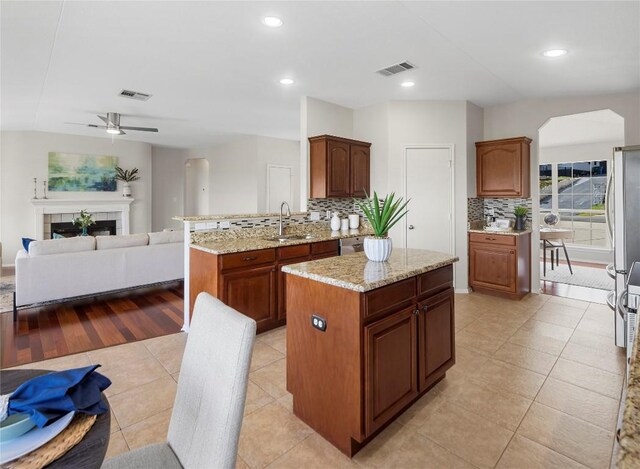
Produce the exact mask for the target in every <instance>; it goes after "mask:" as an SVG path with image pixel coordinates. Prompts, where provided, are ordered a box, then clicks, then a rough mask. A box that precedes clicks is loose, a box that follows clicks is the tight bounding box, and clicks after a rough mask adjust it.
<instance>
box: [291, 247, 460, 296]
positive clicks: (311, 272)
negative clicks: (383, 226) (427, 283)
mask: <svg viewBox="0 0 640 469" xmlns="http://www.w3.org/2000/svg"><path fill="white" fill-rule="evenodd" d="M458 260H459V259H458V258H457V257H455V256H453V255H451V254H445V253H443V252H436V251H426V250H422V249H394V250H393V252H392V253H391V257H390V258H389V260H388V261H387V262H372V261H369V260H368V259H367V257H366V256H365V254H364V253H363V252H358V253H355V254H348V255H346V256H340V257H330V258H327V259H320V260H317V261H310V262H302V263H299V264H292V265H287V266H284V267H282V271H283V272H286V273H288V274H292V275H298V276H300V277H304V278H308V279H311V280H316V281H318V282H322V283H327V284H329V285H335V286H337V287H341V288H346V289H348V290H353V291H357V292H366V291H369V290H374V289H376V288H380V287H383V286H385V285H390V284H392V283H395V282H398V281H400V280H403V279H405V278H409V277H413V276H415V275H418V274H422V273H424V272H429V271H430V270H435V269H438V268H440V267H444V266H446V265H449V264H453V263H454V262H457V261H458Z"/></svg>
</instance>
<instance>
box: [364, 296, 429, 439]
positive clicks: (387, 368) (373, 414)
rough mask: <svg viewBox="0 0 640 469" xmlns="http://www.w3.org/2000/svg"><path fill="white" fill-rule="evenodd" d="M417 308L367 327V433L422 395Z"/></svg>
mask: <svg viewBox="0 0 640 469" xmlns="http://www.w3.org/2000/svg"><path fill="white" fill-rule="evenodd" d="M415 312H416V309H415V307H411V308H407V309H404V310H402V311H398V312H397V313H393V314H391V315H389V316H388V317H386V318H385V319H381V320H380V321H376V322H374V323H372V324H370V325H368V326H365V328H364V336H365V349H364V356H365V361H366V368H365V378H364V380H365V390H364V393H365V396H366V402H365V406H366V407H365V425H366V431H365V433H366V434H368V435H370V434H372V433H373V432H375V431H376V430H377V429H378V428H380V427H381V426H382V425H384V424H385V423H387V421H388V420H389V419H390V418H391V417H393V416H394V415H395V414H397V413H398V412H400V411H401V410H402V409H403V408H404V407H405V406H406V405H407V404H409V403H410V402H411V401H412V400H413V399H415V397H416V396H417V395H418V376H417V373H416V369H417V361H418V354H417V341H418V340H417V339H418V327H417V326H418V320H417V319H418V317H417V315H416V314H415Z"/></svg>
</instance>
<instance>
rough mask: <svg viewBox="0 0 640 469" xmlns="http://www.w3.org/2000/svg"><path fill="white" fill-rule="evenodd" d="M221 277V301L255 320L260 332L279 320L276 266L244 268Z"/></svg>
mask: <svg viewBox="0 0 640 469" xmlns="http://www.w3.org/2000/svg"><path fill="white" fill-rule="evenodd" d="M220 277H221V283H222V288H221V290H220V291H221V296H220V299H221V300H222V301H224V303H225V304H227V305H229V306H231V307H232V308H233V309H235V310H236V311H239V312H241V313H242V314H245V315H247V316H249V317H250V318H252V319H254V320H255V321H256V324H257V327H258V329H259V330H262V329H266V328H268V327H269V325H271V323H272V322H274V321H276V320H277V311H276V268H275V266H271V265H270V266H266V267H254V268H242V269H239V270H235V271H233V272H229V273H223V274H222V275H221V276H220Z"/></svg>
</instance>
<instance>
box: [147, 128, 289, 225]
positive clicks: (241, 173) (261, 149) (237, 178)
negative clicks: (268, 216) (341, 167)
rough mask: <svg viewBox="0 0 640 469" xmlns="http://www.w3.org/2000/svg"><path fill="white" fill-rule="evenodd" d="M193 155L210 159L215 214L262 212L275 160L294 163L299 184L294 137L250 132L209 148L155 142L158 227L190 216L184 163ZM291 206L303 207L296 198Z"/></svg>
mask: <svg viewBox="0 0 640 469" xmlns="http://www.w3.org/2000/svg"><path fill="white" fill-rule="evenodd" d="M191 158H205V159H206V160H207V161H209V188H210V190H209V193H210V199H209V208H210V211H211V214H230V213H260V212H263V211H264V210H265V199H266V178H267V164H270V163H273V164H284V165H288V166H292V167H293V170H294V181H293V185H294V188H297V187H299V186H300V184H299V179H298V178H299V174H300V170H299V167H298V166H299V161H300V160H299V144H298V142H297V141H295V140H283V139H277V138H269V137H259V136H256V135H247V136H242V137H237V138H235V139H234V140H233V141H230V142H228V143H225V144H223V145H216V146H214V147H207V148H196V149H187V150H184V149H172V148H160V147H154V148H153V172H154V177H155V183H154V186H153V199H154V205H155V209H154V212H153V227H154V229H162V228H167V227H175V228H177V227H179V226H180V223H179V222H175V221H173V220H171V218H172V217H174V216H180V215H190V214H185V213H184V177H185V173H184V165H185V163H186V161H187V160H188V159H191ZM296 200H297V199H296ZM291 208H292V210H298V206H297V203H294V206H293V207H291Z"/></svg>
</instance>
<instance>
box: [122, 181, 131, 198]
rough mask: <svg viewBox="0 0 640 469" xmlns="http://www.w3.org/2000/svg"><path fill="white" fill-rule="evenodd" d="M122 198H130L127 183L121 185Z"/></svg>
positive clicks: (129, 189) (129, 187)
mask: <svg viewBox="0 0 640 469" xmlns="http://www.w3.org/2000/svg"><path fill="white" fill-rule="evenodd" d="M122 197H131V186H130V185H129V183H128V182H125V183H123V184H122Z"/></svg>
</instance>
